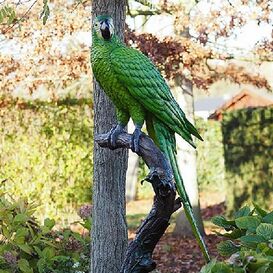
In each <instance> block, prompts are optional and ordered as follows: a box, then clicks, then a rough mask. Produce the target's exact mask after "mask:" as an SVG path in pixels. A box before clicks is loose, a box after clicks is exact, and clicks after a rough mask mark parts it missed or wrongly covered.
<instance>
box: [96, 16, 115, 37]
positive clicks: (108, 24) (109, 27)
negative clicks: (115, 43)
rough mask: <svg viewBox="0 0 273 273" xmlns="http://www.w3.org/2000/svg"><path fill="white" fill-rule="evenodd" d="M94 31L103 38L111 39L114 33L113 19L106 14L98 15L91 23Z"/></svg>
mask: <svg viewBox="0 0 273 273" xmlns="http://www.w3.org/2000/svg"><path fill="white" fill-rule="evenodd" d="M93 29H94V32H95V33H96V34H97V36H98V37H100V38H101V39H103V40H106V41H109V40H111V38H112V36H113V34H114V23H113V19H112V18H111V17H110V16H108V15H99V16H97V17H96V18H95V20H94V23H93Z"/></svg>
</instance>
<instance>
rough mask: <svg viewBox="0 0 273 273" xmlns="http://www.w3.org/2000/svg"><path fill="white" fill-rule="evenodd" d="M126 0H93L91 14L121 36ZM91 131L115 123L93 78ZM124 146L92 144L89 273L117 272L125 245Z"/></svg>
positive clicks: (125, 153)
mask: <svg viewBox="0 0 273 273" xmlns="http://www.w3.org/2000/svg"><path fill="white" fill-rule="evenodd" d="M125 4H126V3H125V0H94V1H92V16H93V18H94V17H95V16H97V15H99V14H108V15H111V16H112V17H113V20H114V24H115V29H116V33H117V34H118V35H119V36H120V38H121V39H123V33H124V27H125V6H126V5H125ZM94 116H95V118H94V119H95V121H94V133H95V135H96V134H99V133H102V132H106V131H109V130H110V129H111V127H112V126H113V125H114V124H116V118H115V111H114V107H113V105H112V103H111V102H110V100H109V99H108V98H107V97H106V95H105V94H104V92H103V91H102V90H101V89H100V87H99V85H98V84H97V83H96V81H95V79H94ZM127 157H128V156H127V150H126V149H120V150H116V151H111V150H108V149H102V148H100V147H99V146H98V145H97V144H96V143H95V144H94V181H93V198H92V200H93V210H92V219H93V223H92V231H91V237H92V239H91V242H92V243H91V273H110V272H111V273H117V272H119V270H120V268H121V265H122V262H123V260H124V256H125V252H126V249H127V225H126V219H125V179H126V169H127Z"/></svg>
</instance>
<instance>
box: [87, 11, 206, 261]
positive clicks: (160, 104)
mask: <svg viewBox="0 0 273 273" xmlns="http://www.w3.org/2000/svg"><path fill="white" fill-rule="evenodd" d="M91 65H92V70H93V74H94V76H95V78H96V80H97V82H98V83H99V84H100V86H101V88H102V89H103V90H104V91H105V93H106V94H107V96H108V97H109V98H110V99H111V101H112V102H113V103H114V105H115V108H116V115H117V120H118V124H117V125H116V126H115V127H114V128H113V129H112V130H111V131H110V134H109V142H110V144H111V145H112V146H113V147H114V146H115V143H116V140H117V136H118V135H119V134H120V133H121V132H123V131H124V128H125V127H126V125H127V123H128V121H129V119H130V118H132V120H133V122H134V124H135V130H134V132H133V136H132V143H131V149H132V150H133V151H134V152H136V153H137V152H138V151H139V138H140V136H141V134H142V132H141V128H142V126H143V124H144V122H146V128H147V131H148V134H149V136H150V137H151V138H152V139H153V141H154V142H155V143H156V145H157V146H158V147H159V148H160V150H161V151H162V152H163V153H164V154H165V155H166V156H167V158H168V159H169V161H170V163H171V166H172V169H173V174H174V179H175V183H176V188H177V191H178V194H179V196H180V198H181V200H182V203H183V206H184V210H185V213H186V216H187V218H188V220H189V222H190V225H191V227H192V231H193V233H194V235H195V237H196V239H197V241H198V244H199V246H200V248H201V250H202V253H203V255H204V258H205V259H206V261H207V262H208V261H209V260H210V257H209V254H208V251H207V248H206V245H205V243H204V240H203V238H202V236H201V234H200V232H199V230H198V227H197V224H196V221H195V218H194V215H193V210H192V206H191V204H190V201H189V198H188V195H187V193H186V190H185V187H184V184H183V180H182V176H181V174H180V172H179V168H178V164H177V161H176V142H175V133H177V134H179V135H180V136H181V137H182V138H183V139H184V140H186V141H187V142H188V143H190V144H191V145H192V146H193V147H195V145H194V142H193V139H192V135H193V136H195V137H197V138H198V139H200V140H202V138H201V136H200V135H199V134H198V132H197V130H196V129H195V127H194V126H193V125H192V124H191V123H190V122H189V121H188V120H187V118H186V116H185V114H184V112H183V111H182V110H181V108H180V107H179V105H178V104H177V102H176V101H175V99H174V97H173V96H172V93H171V92H170V88H169V86H168V85H167V83H166V81H165V80H164V78H163V77H162V76H161V74H160V72H159V71H158V69H157V68H156V67H155V65H154V64H153V63H152V62H151V60H150V59H149V58H148V57H146V56H145V55H144V54H142V53H141V52H139V51H138V50H136V49H133V48H129V47H127V46H126V45H125V44H124V43H122V42H121V41H120V40H119V38H118V37H117V36H116V35H115V31H114V24H113V19H112V18H111V17H110V16H107V15H101V16H97V17H96V18H95V20H94V22H93V30H92V49H91Z"/></svg>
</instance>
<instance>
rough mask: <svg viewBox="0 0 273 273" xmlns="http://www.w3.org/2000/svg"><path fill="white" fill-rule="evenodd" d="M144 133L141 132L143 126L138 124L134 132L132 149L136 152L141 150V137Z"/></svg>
mask: <svg viewBox="0 0 273 273" xmlns="http://www.w3.org/2000/svg"><path fill="white" fill-rule="evenodd" d="M142 134H143V133H142V132H141V128H140V127H138V126H136V128H135V131H134V132H133V136H132V142H131V149H132V151H133V152H134V153H138V152H139V139H140V137H141V135H142Z"/></svg>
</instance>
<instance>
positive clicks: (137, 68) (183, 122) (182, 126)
mask: <svg viewBox="0 0 273 273" xmlns="http://www.w3.org/2000/svg"><path fill="white" fill-rule="evenodd" d="M110 61H111V66H112V69H113V70H114V72H115V75H116V77H117V79H118V80H119V81H120V82H121V83H122V84H123V85H124V86H126V88H127V90H128V92H129V93H130V94H131V96H132V97H134V98H135V99H136V100H137V101H138V102H139V103H140V104H142V106H143V107H144V108H145V109H146V110H148V111H149V112H150V113H152V114H153V115H155V116H156V117H157V118H158V119H160V120H161V121H163V122H164V123H165V124H166V125H167V126H168V127H169V128H170V129H171V130H173V131H174V132H176V133H178V134H179V135H181V136H182V137H183V138H184V139H185V140H186V141H187V142H189V143H190V144H191V145H192V146H194V147H195V145H194V143H193V141H192V137H191V135H194V136H196V137H197V138H199V139H200V140H202V138H201V136H200V135H199V133H198V132H197V130H196V129H195V127H194V126H193V125H192V124H191V123H190V122H189V121H188V120H187V118H186V116H185V114H184V112H183V111H182V109H181V108H180V107H179V105H178V103H177V102H176V101H175V99H174V97H173V95H172V93H171V91H170V88H169V86H168V85H167V83H166V81H165V80H164V78H163V77H162V76H161V74H160V72H159V71H158V69H157V68H156V67H155V65H154V64H153V63H152V62H151V60H150V59H149V58H148V57H146V56H145V55H144V54H142V53H141V52H139V51H137V50H135V49H133V48H128V47H125V46H122V47H117V48H115V49H114V50H113V51H112V52H111V54H110Z"/></svg>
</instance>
